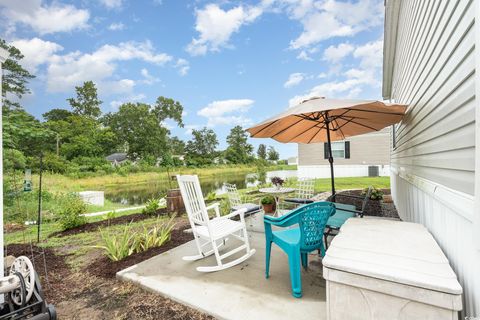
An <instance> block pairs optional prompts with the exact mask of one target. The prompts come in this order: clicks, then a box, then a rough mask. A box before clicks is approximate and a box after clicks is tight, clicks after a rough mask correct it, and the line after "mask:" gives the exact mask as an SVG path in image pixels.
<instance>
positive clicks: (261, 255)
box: [117, 232, 326, 320]
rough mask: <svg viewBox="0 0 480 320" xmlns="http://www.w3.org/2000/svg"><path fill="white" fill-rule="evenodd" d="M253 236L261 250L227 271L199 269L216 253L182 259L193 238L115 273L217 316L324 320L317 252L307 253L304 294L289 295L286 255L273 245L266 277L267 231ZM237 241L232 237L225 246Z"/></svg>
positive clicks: (191, 248)
mask: <svg viewBox="0 0 480 320" xmlns="http://www.w3.org/2000/svg"><path fill="white" fill-rule="evenodd" d="M249 237H250V241H251V242H250V243H251V246H252V248H255V249H256V250H257V252H256V253H255V255H253V256H252V257H251V258H250V259H248V260H247V261H245V262H244V263H242V264H240V265H237V266H235V267H232V268H230V269H227V270H223V271H219V272H214V273H200V272H197V271H196V269H195V268H196V267H197V266H208V265H215V258H214V257H208V258H205V259H203V260H200V261H196V262H189V261H183V260H182V257H183V256H186V255H191V254H194V253H195V252H196V247H195V243H194V242H193V241H191V242H188V243H186V244H184V245H182V246H179V247H177V248H174V249H172V250H170V251H168V252H165V253H163V254H161V255H158V256H156V257H153V258H151V259H149V260H146V261H144V262H142V263H139V264H137V265H135V266H132V267H130V268H128V269H125V270H122V271H120V272H118V273H117V277H119V278H120V279H122V280H126V281H132V282H134V283H137V284H139V285H140V286H142V287H144V288H146V289H148V290H152V291H154V292H158V293H159V294H162V295H164V296H166V297H169V298H171V299H173V300H176V301H178V302H180V303H183V304H185V305H188V306H190V307H192V308H195V309H198V310H201V311H203V312H205V313H208V314H211V315H212V316H214V317H217V318H219V319H232V320H234V319H239V320H240V319H241V320H248V319H276V320H282V319H285V320H287V319H288V320H291V319H305V320H307V319H316V320H321V319H325V318H326V304H325V280H324V279H323V277H322V265H321V261H320V259H319V258H318V256H317V255H310V256H309V260H310V263H309V269H308V270H307V271H304V270H302V285H303V297H302V298H300V299H296V298H294V297H293V296H292V295H291V287H290V275H289V268H288V258H287V256H286V255H285V254H284V253H283V252H282V251H281V250H280V249H279V248H278V247H277V246H275V245H273V246H272V257H271V270H270V278H269V279H265V276H264V274H265V238H264V237H265V236H264V234H263V233H257V232H250V233H249ZM229 243H230V244H229ZM236 244H237V243H235V240H230V241H229V242H227V248H226V249H225V250H227V249H228V247H229V246H234V245H236ZM234 258H236V257H235V256H234V257H233V258H232V259H234Z"/></svg>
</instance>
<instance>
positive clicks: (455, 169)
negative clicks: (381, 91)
mask: <svg viewBox="0 0 480 320" xmlns="http://www.w3.org/2000/svg"><path fill="white" fill-rule="evenodd" d="M471 5H472V1H402V2H401V5H400V15H399V22H400V23H399V26H398V34H397V50H396V56H395V63H394V72H393V78H392V96H391V98H393V99H394V100H395V102H398V103H404V104H408V105H409V109H408V111H407V115H406V117H405V120H404V121H403V122H402V123H401V124H399V125H397V127H396V128H395V149H394V150H393V152H392V155H391V162H392V165H393V166H397V167H402V168H403V169H404V170H405V171H406V172H407V173H408V172H411V173H415V175H417V176H420V177H423V178H426V179H428V180H431V181H434V182H437V183H440V184H442V185H445V186H447V187H449V188H452V189H455V190H459V191H462V192H465V193H467V194H470V195H473V194H474V181H475V161H474V159H475V157H474V154H475V82H474V72H475V56H474V44H475V41H474V39H475V38H474V37H475V34H474V28H473V25H474V15H475V11H474V10H473V8H472V7H471ZM469 9H470V10H469Z"/></svg>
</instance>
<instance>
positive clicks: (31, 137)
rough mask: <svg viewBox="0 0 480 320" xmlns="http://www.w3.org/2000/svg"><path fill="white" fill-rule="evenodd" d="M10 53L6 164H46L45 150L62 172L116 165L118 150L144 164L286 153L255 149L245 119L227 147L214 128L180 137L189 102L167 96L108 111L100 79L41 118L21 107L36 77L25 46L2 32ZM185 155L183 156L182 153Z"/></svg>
mask: <svg viewBox="0 0 480 320" xmlns="http://www.w3.org/2000/svg"><path fill="white" fill-rule="evenodd" d="M0 47H3V48H4V49H6V50H8V52H9V53H10V57H9V59H7V60H6V62H5V63H4V65H3V67H2V69H3V74H4V77H3V79H2V96H3V101H4V105H3V146H4V166H5V169H6V170H10V169H24V168H27V167H28V168H33V169H36V168H38V165H39V161H38V159H39V155H40V154H42V157H43V166H44V168H45V169H47V170H50V171H53V172H58V173H72V172H73V173H75V172H77V173H78V172H89V171H99V170H103V171H107V172H108V171H112V170H114V168H112V166H111V164H110V163H109V162H108V161H107V160H106V159H105V157H106V156H107V155H109V154H112V153H115V152H126V153H127V156H128V159H129V162H130V163H135V164H136V165H138V166H146V167H149V166H150V167H151V166H178V165H183V164H185V165H188V166H208V165H212V164H224V163H228V164H230V163H231V164H247V163H251V162H253V161H268V160H271V161H275V160H278V159H279V154H278V152H277V151H276V150H275V149H274V148H273V147H268V149H267V147H266V146H265V145H263V144H261V145H260V146H259V147H258V150H257V153H256V155H257V157H255V156H254V148H253V146H252V145H251V144H250V143H248V135H247V133H246V132H245V131H244V129H243V128H242V127H240V126H235V127H233V128H232V129H231V131H230V133H229V135H228V136H227V141H226V142H227V148H226V149H225V150H217V148H218V145H219V142H218V138H217V135H216V134H215V132H214V131H213V130H212V129H210V128H207V127H204V128H202V129H198V130H195V129H194V130H192V138H191V140H189V141H187V142H186V143H185V142H184V141H183V140H181V139H180V138H178V137H175V136H172V135H171V132H170V130H169V129H168V128H167V127H166V126H165V121H166V120H167V119H170V120H171V121H173V122H175V123H176V125H178V126H179V127H183V126H184V124H183V119H182V113H183V106H182V104H181V103H180V102H179V101H175V100H174V99H171V98H166V97H163V96H159V97H158V98H157V100H156V101H155V103H154V104H146V103H140V102H135V103H134V102H127V103H124V104H122V105H121V106H120V107H119V108H118V110H117V111H116V112H109V113H105V114H104V113H102V111H101V105H102V103H103V102H102V101H101V100H100V99H99V98H98V94H97V87H96V85H95V83H94V82H93V81H86V82H84V83H83V84H82V85H81V86H76V87H75V94H74V95H75V96H74V97H72V98H69V99H67V101H66V102H67V105H68V109H65V108H53V109H51V110H50V111H48V112H46V113H44V114H43V121H40V120H38V119H36V118H35V117H34V116H33V115H31V114H29V113H28V112H27V111H26V110H25V109H24V108H23V107H22V106H21V98H22V96H23V95H25V94H28V93H30V90H29V88H28V82H29V80H30V79H32V78H34V77H35V76H34V75H32V74H30V73H29V72H28V71H27V70H26V69H24V68H23V67H22V66H21V63H20V62H21V60H22V58H23V55H22V53H21V52H20V51H19V50H18V49H17V48H15V47H14V46H11V45H8V44H7V43H6V42H5V41H4V40H2V39H0ZM182 159H183V160H182Z"/></svg>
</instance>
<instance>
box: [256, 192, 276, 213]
mask: <svg viewBox="0 0 480 320" xmlns="http://www.w3.org/2000/svg"><path fill="white" fill-rule="evenodd" d="M260 202H261V204H262V207H263V211H264V212H265V213H274V212H275V209H276V208H275V198H274V197H273V196H266V197H263V198H262V200H261V201H260Z"/></svg>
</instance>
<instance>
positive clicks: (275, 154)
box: [267, 146, 280, 161]
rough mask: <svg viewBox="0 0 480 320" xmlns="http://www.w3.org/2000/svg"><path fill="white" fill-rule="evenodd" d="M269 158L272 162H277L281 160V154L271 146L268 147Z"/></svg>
mask: <svg viewBox="0 0 480 320" xmlns="http://www.w3.org/2000/svg"><path fill="white" fill-rule="evenodd" d="M267 157H268V160H270V161H276V160H278V159H280V154H279V153H278V152H277V150H275V148H274V147H272V146H270V147H268V152H267Z"/></svg>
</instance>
